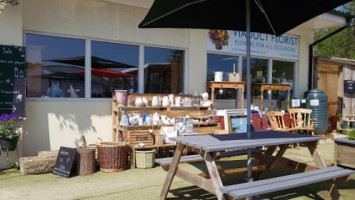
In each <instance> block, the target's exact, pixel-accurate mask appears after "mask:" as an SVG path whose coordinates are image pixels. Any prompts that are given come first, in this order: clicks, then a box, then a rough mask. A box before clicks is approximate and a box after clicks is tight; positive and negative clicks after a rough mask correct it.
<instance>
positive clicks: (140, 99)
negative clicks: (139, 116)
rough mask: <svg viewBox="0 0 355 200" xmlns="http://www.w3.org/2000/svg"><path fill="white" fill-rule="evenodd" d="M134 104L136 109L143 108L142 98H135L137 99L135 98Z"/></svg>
mask: <svg viewBox="0 0 355 200" xmlns="http://www.w3.org/2000/svg"><path fill="white" fill-rule="evenodd" d="M134 103H135V104H136V106H138V107H142V106H144V101H143V99H142V97H137V98H136V101H135V102H134Z"/></svg>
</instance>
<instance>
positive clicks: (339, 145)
mask: <svg viewBox="0 0 355 200" xmlns="http://www.w3.org/2000/svg"><path fill="white" fill-rule="evenodd" d="M334 142H335V143H334V148H335V149H334V162H335V165H340V166H344V167H350V168H353V169H355V140H347V138H338V139H334Z"/></svg>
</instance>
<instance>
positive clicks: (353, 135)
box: [346, 129, 355, 140]
mask: <svg viewBox="0 0 355 200" xmlns="http://www.w3.org/2000/svg"><path fill="white" fill-rule="evenodd" d="M346 135H347V137H348V140H355V129H350V130H348V131H347V132H346Z"/></svg>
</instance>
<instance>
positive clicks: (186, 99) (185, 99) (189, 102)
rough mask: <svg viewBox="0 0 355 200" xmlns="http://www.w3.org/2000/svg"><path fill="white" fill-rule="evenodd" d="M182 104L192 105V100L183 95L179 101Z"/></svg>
mask: <svg viewBox="0 0 355 200" xmlns="http://www.w3.org/2000/svg"><path fill="white" fill-rule="evenodd" d="M181 103H182V105H183V106H191V105H192V101H191V98H188V97H185V98H184V99H183V100H182V101H181Z"/></svg>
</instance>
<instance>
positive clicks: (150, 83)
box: [144, 47, 184, 94]
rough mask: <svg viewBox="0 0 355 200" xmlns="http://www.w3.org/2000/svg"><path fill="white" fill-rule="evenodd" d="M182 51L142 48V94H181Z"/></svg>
mask: <svg viewBox="0 0 355 200" xmlns="http://www.w3.org/2000/svg"><path fill="white" fill-rule="evenodd" d="M183 66H184V51H183V50H176V49H165V48H156V47H145V48H144V92H145V93H173V94H178V93H181V92H182V87H183Z"/></svg>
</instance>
